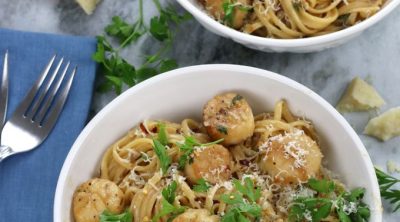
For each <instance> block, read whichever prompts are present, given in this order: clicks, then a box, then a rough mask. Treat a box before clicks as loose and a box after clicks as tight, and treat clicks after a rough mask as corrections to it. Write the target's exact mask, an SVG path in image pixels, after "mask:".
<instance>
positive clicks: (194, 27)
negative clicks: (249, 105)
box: [0, 0, 400, 222]
mask: <svg viewBox="0 0 400 222" xmlns="http://www.w3.org/2000/svg"><path fill="white" fill-rule="evenodd" d="M171 2H173V1H171ZM136 9H137V1H136V0H104V1H103V2H102V3H101V4H100V5H99V7H98V9H97V10H96V11H95V13H94V14H93V15H92V16H86V15H85V14H84V13H83V12H82V10H81V9H80V8H79V7H78V6H77V4H75V3H74V2H73V1H67V0H60V1H56V0H12V1H9V0H0V27H2V28H12V29H19V30H26V31H37V32H48V33H62V34H72V35H89V36H95V35H97V34H100V33H102V29H103V27H104V26H105V25H106V24H107V23H108V22H109V21H110V19H111V17H112V16H113V15H119V16H122V17H124V18H127V19H128V20H133V19H134V18H135V17H136V16H137V14H136V12H137V10H136ZM155 12H156V11H155V8H154V7H153V6H152V5H151V1H145V14H146V16H147V17H150V16H152V15H153V14H154V13H155ZM399 21H400V8H398V9H396V10H394V11H393V13H392V14H391V15H389V16H388V17H387V18H386V19H385V20H384V21H382V22H380V23H379V24H378V25H376V26H375V27H373V28H371V29H369V30H367V31H366V32H365V33H364V34H363V35H362V36H360V37H358V38H356V39H354V40H352V41H351V42H349V43H347V44H345V45H342V46H340V47H337V48H334V49H329V50H326V51H323V52H318V53H311V54H287V53H286V54H269V53H263V52H257V51H254V50H250V49H247V48H245V47H243V46H241V45H239V44H236V43H234V42H232V41H230V40H226V39H223V38H221V37H218V36H216V35H214V34H212V33H210V32H208V31H206V30H205V29H204V28H202V27H201V26H200V25H199V24H198V23H197V22H196V21H194V20H193V21H191V22H188V23H186V24H184V25H183V26H182V27H181V28H180V31H179V32H178V34H177V38H176V41H175V44H174V50H173V52H172V56H173V57H175V58H177V60H178V61H179V63H180V65H181V66H189V65H197V64H206V63H232V64H242V65H249V66H254V67H259V68H263V69H267V70H271V71H274V72H277V73H280V74H282V75H285V76H288V77H289V78H292V79H294V80H296V81H298V82H300V83H302V84H304V85H306V86H308V87H309V88H311V89H312V90H314V91H316V92H317V93H318V94H320V95H321V96H322V97H324V98H325V99H326V100H327V101H328V102H330V103H331V104H336V102H337V100H338V99H339V97H340V95H341V93H342V92H343V90H344V89H345V87H346V84H347V83H348V82H349V81H350V80H351V79H352V78H353V77H355V76H361V77H362V78H367V79H368V80H370V81H371V82H372V84H373V85H374V86H375V87H376V89H377V90H378V91H379V92H380V93H381V94H382V96H383V97H384V98H385V100H386V102H387V104H386V105H385V106H384V107H383V108H382V111H385V110H387V109H389V108H391V107H396V106H400V90H399V85H400V22H399ZM152 43H153V41H152V40H151V39H150V38H145V39H143V40H142V41H141V42H140V44H138V45H137V46H135V47H131V48H129V49H128V50H127V51H126V52H125V56H126V58H127V59H128V60H129V61H131V62H133V63H135V64H139V63H140V58H139V57H138V54H139V53H141V54H143V53H146V52H150V51H151V50H153V48H152V46H153V45H154V44H152ZM114 97H115V95H112V94H107V95H99V94H96V95H95V97H94V103H93V110H94V111H95V112H96V111H98V110H100V109H101V108H102V107H104V106H105V105H106V104H107V103H108V102H109V101H110V100H111V99H112V98H114ZM374 115H376V113H372V112H371V113H353V114H348V115H345V117H346V119H347V120H348V121H349V122H350V124H351V125H352V126H353V127H354V129H355V130H356V132H357V133H359V134H360V137H361V139H362V140H363V142H364V144H365V146H366V147H367V149H368V151H369V153H370V155H371V158H372V160H373V162H374V164H376V165H379V166H382V167H385V166H386V161H387V160H394V161H396V162H397V163H400V138H395V139H392V140H389V141H387V142H384V143H382V142H378V141H377V140H375V139H373V138H370V137H367V136H364V135H362V131H363V128H364V126H365V124H366V123H367V121H368V119H369V118H370V117H371V116H374ZM385 168H386V167H385ZM355 170H356V169H355ZM396 176H400V175H399V174H397V175H396ZM360 179H362V178H360ZM384 221H387V222H398V221H400V212H397V213H391V208H390V206H389V205H388V204H387V203H385V214H384Z"/></svg>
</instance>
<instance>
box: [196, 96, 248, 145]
mask: <svg viewBox="0 0 400 222" xmlns="http://www.w3.org/2000/svg"><path fill="white" fill-rule="evenodd" d="M203 121H204V122H203V124H204V126H205V127H206V129H207V133H208V134H209V135H210V137H211V138H213V139H214V140H217V139H221V138H223V139H224V141H223V142H222V144H224V145H228V146H229V145H235V144H238V143H240V142H242V141H244V140H245V139H247V138H249V137H250V136H252V135H253V132H254V117H253V112H252V110H251V107H250V106H249V104H248V103H247V101H246V100H245V99H244V98H243V97H242V96H241V95H239V94H236V93H226V94H221V95H217V96H215V97H214V98H213V99H211V100H209V101H208V102H207V104H206V105H205V106H204V109H203Z"/></svg>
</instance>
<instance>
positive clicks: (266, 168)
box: [258, 130, 323, 184]
mask: <svg viewBox="0 0 400 222" xmlns="http://www.w3.org/2000/svg"><path fill="white" fill-rule="evenodd" d="M258 147H259V149H260V150H261V151H264V154H263V155H261V158H260V159H259V162H258V165H259V167H260V169H261V170H262V171H263V172H265V173H268V174H269V175H271V176H272V177H273V178H274V179H275V182H277V183H282V184H298V183H301V182H306V181H307V180H308V179H309V178H311V177H317V176H318V174H319V171H320V168H321V161H322V157H323V155H322V153H321V150H320V148H319V146H318V144H317V143H316V142H315V141H314V140H313V139H311V138H310V137H309V136H307V135H306V134H304V132H303V131H302V130H296V131H295V132H292V133H285V134H279V135H277V136H273V137H269V138H264V137H261V139H260V141H259V142H258Z"/></svg>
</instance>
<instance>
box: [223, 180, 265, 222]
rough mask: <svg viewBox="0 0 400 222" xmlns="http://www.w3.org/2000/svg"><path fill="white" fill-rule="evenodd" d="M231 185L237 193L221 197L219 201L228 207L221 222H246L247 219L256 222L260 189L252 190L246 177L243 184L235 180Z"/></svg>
mask: <svg viewBox="0 0 400 222" xmlns="http://www.w3.org/2000/svg"><path fill="white" fill-rule="evenodd" d="M233 184H234V186H235V189H236V190H237V191H238V192H235V193H231V194H223V195H221V200H222V201H223V202H225V203H226V204H228V205H230V206H229V209H228V211H227V212H226V213H225V214H224V216H222V218H221V222H247V221H250V220H249V219H248V218H249V217H251V218H254V219H255V220H256V221H257V218H259V217H260V216H261V207H260V206H259V205H258V204H257V203H256V201H257V200H258V199H259V198H260V196H261V190H260V188H259V187H258V188H256V189H254V183H253V181H252V180H251V179H250V178H248V177H247V178H245V179H244V184H241V182H240V181H239V180H236V179H235V180H234V181H233ZM245 198H246V200H245Z"/></svg>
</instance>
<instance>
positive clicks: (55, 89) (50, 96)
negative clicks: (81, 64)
mask: <svg viewBox="0 0 400 222" xmlns="http://www.w3.org/2000/svg"><path fill="white" fill-rule="evenodd" d="M69 65H70V62H68V63H67V65H66V66H65V68H64V70H63V72H62V74H61V76H60V77H59V78H58V80H57V82H56V83H55V86H54V87H53V88H52V89H51V91H50V92H49V94H48V96H47V98H46V101H45V102H44V105H43V106H42V107H41V108H40V111H39V113H38V114H37V116H36V117H35V119H37V120H39V121H42V120H43V118H44V117H45V115H46V112H47V110H48V109H49V107H50V105H51V103H52V102H53V100H54V98H55V95H56V94H57V92H58V89H59V88H60V86H61V83H62V81H63V80H64V77H65V74H66V73H67V70H68V67H69Z"/></svg>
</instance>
